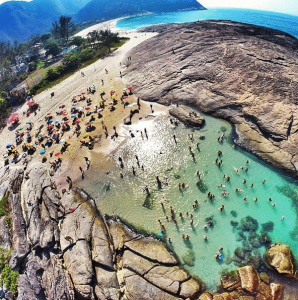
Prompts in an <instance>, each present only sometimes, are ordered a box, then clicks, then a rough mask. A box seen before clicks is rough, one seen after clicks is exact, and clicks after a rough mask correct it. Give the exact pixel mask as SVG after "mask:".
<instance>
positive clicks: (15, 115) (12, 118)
mask: <svg viewBox="0 0 298 300" xmlns="http://www.w3.org/2000/svg"><path fill="white" fill-rule="evenodd" d="M18 118H19V114H18V113H14V114H12V116H11V117H10V119H9V122H14V121H16V120H17V119H18Z"/></svg>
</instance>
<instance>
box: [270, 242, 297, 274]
mask: <svg viewBox="0 0 298 300" xmlns="http://www.w3.org/2000/svg"><path fill="white" fill-rule="evenodd" d="M265 257H266V260H267V262H268V263H269V265H270V266H271V267H273V268H274V269H275V270H276V271H277V272H278V273H280V274H285V275H286V276H288V277H293V278H296V277H297V274H296V262H295V259H294V256H293V253H292V251H291V249H290V247H289V246H288V245H285V244H282V243H275V244H272V245H271V246H270V247H269V248H268V249H267V251H266V254H265Z"/></svg>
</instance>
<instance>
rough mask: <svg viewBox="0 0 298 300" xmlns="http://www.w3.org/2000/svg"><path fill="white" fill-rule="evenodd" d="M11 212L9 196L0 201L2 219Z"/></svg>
mask: <svg viewBox="0 0 298 300" xmlns="http://www.w3.org/2000/svg"><path fill="white" fill-rule="evenodd" d="M9 211H10V208H9V203H8V196H4V197H3V198H2V199H1V200H0V217H2V216H4V215H6V214H8V213H9Z"/></svg>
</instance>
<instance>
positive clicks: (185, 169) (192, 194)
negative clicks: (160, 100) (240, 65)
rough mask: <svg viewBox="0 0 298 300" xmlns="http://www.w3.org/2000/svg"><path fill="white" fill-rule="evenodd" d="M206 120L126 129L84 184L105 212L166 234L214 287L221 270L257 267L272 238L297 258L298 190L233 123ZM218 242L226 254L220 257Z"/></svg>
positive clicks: (158, 121)
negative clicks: (236, 139) (238, 137)
mask: <svg viewBox="0 0 298 300" xmlns="http://www.w3.org/2000/svg"><path fill="white" fill-rule="evenodd" d="M205 118H206V125H205V126H204V127H203V128H202V129H200V130H194V129H192V128H187V127H185V126H184V125H183V124H180V123H179V125H178V126H176V125H175V124H173V123H171V122H170V117H169V116H159V117H156V118H154V117H148V118H147V119H146V120H145V121H141V122H139V123H138V124H136V125H131V126H126V127H124V129H123V131H122V132H121V134H120V135H122V137H125V136H126V137H127V138H126V141H125V142H123V143H122V144H119V146H118V147H117V149H116V150H115V151H113V153H112V154H111V155H110V157H109V160H110V163H109V167H108V169H105V168H102V167H101V168H100V167H98V165H100V162H96V161H94V159H93V163H92V164H93V167H91V170H90V173H89V174H87V177H86V180H84V181H81V182H79V185H80V187H82V188H83V189H85V190H86V191H87V192H88V193H90V195H91V196H92V197H93V198H94V199H95V200H96V204H97V206H98V209H99V210H100V211H101V212H102V213H104V214H108V215H118V216H120V218H122V219H123V220H124V221H127V222H128V223H129V224H131V225H132V226H134V227H135V228H136V229H139V230H144V231H146V232H149V233H154V234H155V235H158V236H159V237H160V238H162V239H164V240H165V241H166V242H167V243H168V245H169V247H171V248H172V250H173V251H174V252H175V253H176V254H177V256H178V257H179V258H180V260H181V263H182V264H184V265H185V267H186V269H188V270H189V271H190V272H191V273H192V274H193V275H196V276H198V277H200V278H201V279H202V280H203V281H204V282H205V284H206V288H207V289H209V290H216V287H217V286H218V285H219V282H220V275H221V273H222V272H224V271H228V270H232V269H235V268H237V267H238V266H242V265H244V264H247V263H249V264H253V265H255V266H256V267H259V266H260V265H261V261H262V258H263V254H264V252H265V249H266V246H268V245H269V244H270V243H272V242H282V243H285V244H288V245H289V246H290V247H291V249H292V251H293V253H294V255H295V257H296V258H298V230H297V224H298V220H297V211H298V190H297V186H296V183H295V181H294V180H293V179H291V178H289V177H287V176H285V175H283V174H282V173H281V172H279V171H277V170H276V169H274V168H272V167H271V166H269V165H268V164H266V163H264V162H262V161H260V160H259V159H258V158H257V157H255V156H254V155H252V154H250V153H248V152H246V151H244V150H242V149H240V148H238V147H234V145H233V140H232V127H231V125H230V124H229V123H228V122H226V121H223V120H220V119H215V118H213V117H210V116H205ZM145 128H146V131H147V135H148V139H147V137H146V134H145V131H144V129H145ZM141 131H142V134H141ZM173 135H175V137H176V141H177V143H175V140H174V138H173ZM132 136H133V137H132ZM219 137H222V142H220V141H219V140H220V138H219ZM218 151H220V152H218ZM192 153H193V154H192ZM119 157H121V159H122V162H123V168H121V163H120V161H119ZM219 164H220V166H219ZM133 168H134V171H133ZM198 171H199V173H198ZM120 173H122V175H123V178H121V176H120ZM198 174H199V176H198ZM156 176H158V177H159V180H160V182H159V183H158V182H157V180H156ZM228 177H229V180H228V179H227V178H228ZM179 185H180V188H179ZM184 185H185V187H183V186H184ZM146 186H147V187H148V189H149V193H148V192H146V188H145V187H146ZM236 189H237V191H236ZM210 193H211V194H212V195H213V196H212V197H210ZM208 194H209V196H208ZM158 220H159V221H158ZM183 235H184V237H186V236H187V235H188V236H189V240H187V239H186V238H184V239H183V237H182V236H183ZM204 237H205V239H204ZM169 238H170V239H171V242H169V240H168V239H169ZM220 247H223V251H222V254H223V257H222V259H216V258H215V257H214V256H215V254H216V252H217V251H218V250H219V248H220Z"/></svg>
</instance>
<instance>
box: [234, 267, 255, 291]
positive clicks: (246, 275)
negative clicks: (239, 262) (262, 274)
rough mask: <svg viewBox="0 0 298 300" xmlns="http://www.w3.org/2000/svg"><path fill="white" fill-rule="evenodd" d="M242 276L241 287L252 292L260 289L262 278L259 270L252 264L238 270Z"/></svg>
mask: <svg viewBox="0 0 298 300" xmlns="http://www.w3.org/2000/svg"><path fill="white" fill-rule="evenodd" d="M237 272H238V275H239V277H240V282H241V288H242V289H243V290H246V291H248V292H250V293H254V292H256V291H257V290H258V289H259V286H260V279H259V275H258V272H257V271H256V270H255V268H254V267H252V266H245V267H242V268H239V269H238V270H237Z"/></svg>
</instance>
